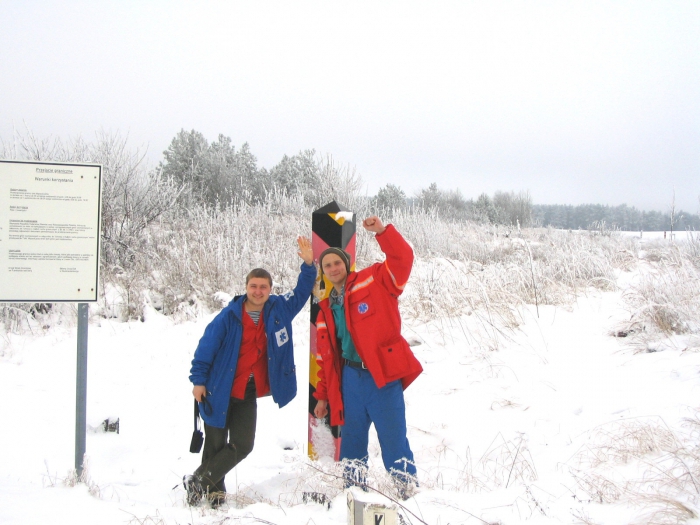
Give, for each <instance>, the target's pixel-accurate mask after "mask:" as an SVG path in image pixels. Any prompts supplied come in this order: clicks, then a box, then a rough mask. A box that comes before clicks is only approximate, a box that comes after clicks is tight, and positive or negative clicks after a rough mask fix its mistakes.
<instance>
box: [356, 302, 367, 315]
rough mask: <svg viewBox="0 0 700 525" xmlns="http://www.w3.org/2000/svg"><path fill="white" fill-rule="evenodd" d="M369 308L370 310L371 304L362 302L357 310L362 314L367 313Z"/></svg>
mask: <svg viewBox="0 0 700 525" xmlns="http://www.w3.org/2000/svg"><path fill="white" fill-rule="evenodd" d="M367 310H369V305H368V304H367V303H360V304H358V305H357V311H358V312H360V313H361V314H366V313H367Z"/></svg>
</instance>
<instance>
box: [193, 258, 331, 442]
mask: <svg viewBox="0 0 700 525" xmlns="http://www.w3.org/2000/svg"><path fill="white" fill-rule="evenodd" d="M316 273H317V272H316V267H315V266H314V265H313V264H306V263H303V264H302V265H301V273H299V278H298V279H297V285H296V287H295V288H294V290H293V291H292V292H289V293H287V294H285V295H270V297H269V299H268V300H267V302H266V303H265V306H264V307H263V319H264V321H265V332H266V334H267V370H268V375H269V379H270V390H271V392H272V399H274V401H275V403H277V404H278V405H279V406H280V408H282V407H283V406H284V405H286V404H287V403H289V402H290V401H291V400H292V399H294V396H296V394H297V377H296V367H295V366H294V343H293V341H292V320H293V319H294V317H296V315H297V314H298V313H299V312H300V311H301V309H302V308H303V307H304V304H306V301H307V300H308V299H309V296H310V295H311V290H312V289H313V287H314V283H315V282H316ZM244 301H245V295H243V296H241V297H238V298H236V299H234V300H233V301H231V302H230V303H229V304H228V305H227V306H226V307H225V308H224V309H223V310H221V312H219V314H218V315H217V316H216V317H215V318H214V319H213V320H212V322H211V323H209V324H208V325H207V328H206V329H205V330H204V335H203V336H202V338H201V339H200V340H199V344H198V345H197V350H195V353H194V359H193V360H192V368H191V369H190V381H191V382H192V384H194V385H204V386H206V389H207V396H206V397H207V400H208V401H209V403H208V404H209V405H211V410H209V407H208V406H203V404H202V403H200V406H199V411H200V414H201V415H202V418H203V419H204V422H205V423H206V424H207V425H210V426H213V427H218V428H224V427H225V426H226V411H227V410H228V404H229V400H230V398H231V388H232V386H233V377H234V374H235V372H236V365H237V364H238V354H239V352H240V349H241V338H242V335H243V321H242V316H243V303H244Z"/></svg>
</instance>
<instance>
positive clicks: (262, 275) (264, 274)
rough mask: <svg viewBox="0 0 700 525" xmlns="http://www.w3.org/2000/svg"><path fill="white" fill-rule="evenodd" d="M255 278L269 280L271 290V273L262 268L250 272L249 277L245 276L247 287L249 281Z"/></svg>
mask: <svg viewBox="0 0 700 525" xmlns="http://www.w3.org/2000/svg"><path fill="white" fill-rule="evenodd" d="M255 277H257V278H259V279H267V280H268V282H269V283H270V288H272V276H271V275H270V272H268V271H267V270H264V269H262V268H253V269H252V270H250V272H248V275H246V276H245V285H246V286H248V281H250V280H251V279H253V278H255Z"/></svg>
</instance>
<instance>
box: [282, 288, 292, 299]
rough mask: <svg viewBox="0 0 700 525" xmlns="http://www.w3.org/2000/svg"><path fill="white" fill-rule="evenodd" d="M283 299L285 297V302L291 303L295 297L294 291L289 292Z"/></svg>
mask: <svg viewBox="0 0 700 525" xmlns="http://www.w3.org/2000/svg"><path fill="white" fill-rule="evenodd" d="M282 297H284V300H285V301H289V300H290V299H291V298H292V297H294V290H291V291H289V292H287V293H286V294H284V295H283V296H282Z"/></svg>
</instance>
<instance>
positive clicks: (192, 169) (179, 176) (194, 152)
mask: <svg viewBox="0 0 700 525" xmlns="http://www.w3.org/2000/svg"><path fill="white" fill-rule="evenodd" d="M208 154H209V144H208V143H207V139H205V138H204V135H202V134H201V133H200V132H199V131H195V130H192V131H185V130H184V129H182V130H180V132H179V133H178V134H177V135H175V138H173V140H172V141H171V142H170V145H169V146H168V149H166V150H165V151H164V152H163V160H162V161H161V163H160V165H159V170H160V173H161V174H162V175H163V177H164V178H165V179H173V180H174V181H175V182H176V183H177V184H179V185H183V186H185V187H186V188H187V190H186V193H187V195H188V196H190V197H194V198H195V199H199V198H201V196H202V194H203V191H204V185H205V181H206V179H207V169H208V159H207V156H208Z"/></svg>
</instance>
